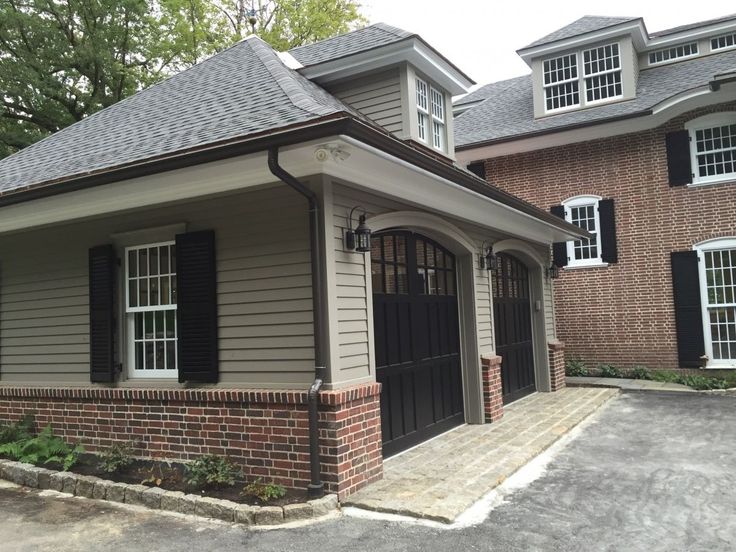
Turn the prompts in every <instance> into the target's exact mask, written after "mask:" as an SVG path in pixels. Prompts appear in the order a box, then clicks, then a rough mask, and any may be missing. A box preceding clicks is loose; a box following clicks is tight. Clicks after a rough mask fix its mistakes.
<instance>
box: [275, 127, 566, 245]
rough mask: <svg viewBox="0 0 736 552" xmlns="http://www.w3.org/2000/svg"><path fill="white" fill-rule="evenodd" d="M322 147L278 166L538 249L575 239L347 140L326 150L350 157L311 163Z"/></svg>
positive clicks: (335, 142) (340, 139)
mask: <svg viewBox="0 0 736 552" xmlns="http://www.w3.org/2000/svg"><path fill="white" fill-rule="evenodd" d="M324 142H325V141H324V140H323V141H321V142H314V143H313V145H312V147H311V149H310V147H309V144H302V145H301V146H300V148H299V151H298V152H297V151H296V150H295V151H294V152H292V153H293V156H292V157H290V158H289V160H288V161H284V162H283V163H282V166H283V167H284V169H286V170H287V171H289V172H290V173H291V174H293V175H294V176H297V177H298V176H301V175H300V171H303V172H304V175H307V174H316V173H322V174H326V175H329V176H332V177H334V178H337V179H339V180H341V181H343V182H346V183H349V184H350V185H351V186H353V187H357V188H360V189H363V190H365V191H367V192H370V193H373V194H376V195H380V196H384V197H389V198H392V199H395V200H397V201H400V202H402V203H405V204H408V205H412V206H415V207H417V208H418V209H422V210H428V211H431V212H434V213H436V214H439V215H444V216H450V217H452V218H454V219H458V220H462V221H465V222H469V223H471V224H476V225H478V226H481V227H485V228H488V229H489V230H494V231H496V232H501V233H505V234H508V235H510V236H515V237H518V238H521V239H525V240H529V241H533V242H535V243H539V244H544V245H548V244H550V243H553V242H555V241H565V240H569V239H574V238H578V237H580V236H578V235H576V234H572V233H567V232H565V231H564V230H561V229H559V228H558V227H556V226H554V225H553V224H550V223H548V222H545V221H543V220H540V219H538V218H536V217H534V216H532V215H528V214H526V213H522V212H521V211H517V210H516V209H513V208H512V207H509V206H507V205H504V204H503V203H500V202H498V201H496V200H493V199H490V198H488V197H486V196H484V195H481V194H479V193H477V192H474V191H472V190H469V189H467V188H464V187H463V186H460V185H459V184H455V183H454V182H451V181H449V180H446V179H444V178H442V177H440V176H438V175H436V174H433V173H431V172H429V171H425V170H424V169H421V168H419V167H416V166H415V165H412V164H411V163H408V162H406V161H402V160H401V159H398V158H396V157H394V156H392V155H390V154H387V153H385V152H383V151H381V150H378V149H376V148H373V147H372V146H369V145H367V144H364V143H362V142H360V141H359V140H355V139H354V138H351V137H349V136H339V137H335V139H334V140H330V146H332V147H335V146H339V147H340V148H341V149H343V150H344V151H345V152H347V153H348V154H349V156H347V157H345V158H344V160H341V159H340V158H339V157H338V158H336V157H332V156H328V157H327V158H326V160H324V161H320V162H316V161H315V157H314V152H315V150H316V149H317V148H319V147H320V146H321V145H323V144H324ZM291 163H293V165H292V164H291ZM310 163H314V164H313V165H312V164H310Z"/></svg>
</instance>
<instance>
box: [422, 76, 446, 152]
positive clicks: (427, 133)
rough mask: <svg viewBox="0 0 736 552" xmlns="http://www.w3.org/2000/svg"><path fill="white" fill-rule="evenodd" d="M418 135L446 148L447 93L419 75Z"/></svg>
mask: <svg viewBox="0 0 736 552" xmlns="http://www.w3.org/2000/svg"><path fill="white" fill-rule="evenodd" d="M416 83H417V135H418V137H419V139H420V140H421V141H422V142H425V143H426V144H428V145H430V146H433V147H434V148H435V149H438V150H440V151H444V150H445V132H446V130H445V95H444V93H443V92H442V91H441V90H439V89H438V88H435V87H434V86H432V85H431V84H429V83H428V82H427V81H425V80H422V79H420V78H419V77H417V79H416Z"/></svg>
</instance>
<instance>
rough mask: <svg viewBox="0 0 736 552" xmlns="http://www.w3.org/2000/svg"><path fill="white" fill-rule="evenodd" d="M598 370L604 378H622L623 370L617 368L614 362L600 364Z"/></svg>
mask: <svg viewBox="0 0 736 552" xmlns="http://www.w3.org/2000/svg"><path fill="white" fill-rule="evenodd" d="M598 372H599V373H600V377H602V378H620V377H621V370H619V369H618V368H616V367H615V366H614V365H613V364H599V365H598Z"/></svg>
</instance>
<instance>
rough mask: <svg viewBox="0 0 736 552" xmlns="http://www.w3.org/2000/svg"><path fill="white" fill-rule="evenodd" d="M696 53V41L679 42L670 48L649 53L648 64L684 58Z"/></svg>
mask: <svg viewBox="0 0 736 552" xmlns="http://www.w3.org/2000/svg"><path fill="white" fill-rule="evenodd" d="M696 55H698V43H697V42H691V43H689V44H680V45H679V46H673V47H672V48H664V49H663V50H657V51H656V52H650V53H649V65H656V64H658V63H664V62H666V61H670V60H673V59H679V58H685V57H690V56H696Z"/></svg>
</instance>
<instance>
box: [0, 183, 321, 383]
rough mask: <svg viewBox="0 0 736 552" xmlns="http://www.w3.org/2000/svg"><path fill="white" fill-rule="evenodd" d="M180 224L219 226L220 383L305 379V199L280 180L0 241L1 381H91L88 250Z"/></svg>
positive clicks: (308, 364) (308, 344) (308, 373)
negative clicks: (124, 235) (117, 236)
mask: <svg viewBox="0 0 736 552" xmlns="http://www.w3.org/2000/svg"><path fill="white" fill-rule="evenodd" d="M180 222H187V223H188V230H199V229H205V228H213V229H214V230H215V239H216V247H217V274H218V276H217V277H218V286H217V301H218V319H219V348H220V381H221V383H223V384H243V385H253V386H265V387H278V386H288V385H299V386H301V385H304V384H306V383H308V382H309V381H311V377H312V373H313V364H314V349H313V333H312V302H311V274H310V264H309V242H308V222H307V216H306V203H305V202H304V200H303V199H302V198H301V197H300V196H298V195H297V194H295V193H294V192H293V191H291V190H290V189H287V188H286V187H281V186H280V187H276V188H270V189H265V190H259V191H253V192H250V193H247V194H239V195H235V196H229V197H227V198H218V199H210V200H206V201H202V202H197V203H188V204H184V205H179V206H172V207H167V208H161V209H155V210H148V211H145V212H138V213H136V214H131V215H125V216H117V217H109V218H106V219H104V220H94V221H89V222H84V223H77V224H74V225H69V226H64V227H59V228H54V229H48V230H39V231H33V232H28V233H23V234H16V235H12V236H5V237H0V379H1V380H2V381H3V382H27V383H46V382H53V383H69V384H74V383H85V382H88V381H89V326H88V324H89V316H88V287H87V284H88V276H87V250H88V249H89V247H91V246H93V245H97V244H101V243H110V242H111V241H112V240H111V237H110V236H111V234H114V233H117V232H124V231H128V230H137V229H144V228H152V227H156V226H162V225H166V224H172V223H180Z"/></svg>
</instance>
